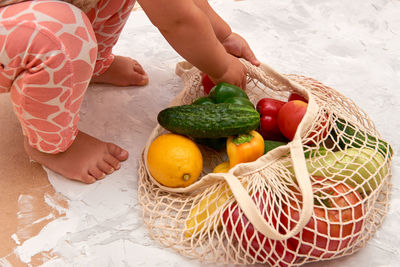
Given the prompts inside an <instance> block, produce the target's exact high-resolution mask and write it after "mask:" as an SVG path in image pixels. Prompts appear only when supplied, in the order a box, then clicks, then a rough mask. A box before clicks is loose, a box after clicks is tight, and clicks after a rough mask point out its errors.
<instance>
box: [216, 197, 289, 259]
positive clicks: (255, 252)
mask: <svg viewBox="0 0 400 267" xmlns="http://www.w3.org/2000/svg"><path fill="white" fill-rule="evenodd" d="M259 196H260V194H259V193H258V192H257V193H256V194H255V195H254V196H253V200H254V201H255V203H257V202H258V201H259V207H260V211H264V212H262V213H263V214H264V217H265V218H268V216H270V215H269V214H271V213H270V202H269V201H267V194H266V193H265V192H263V194H262V196H263V197H262V199H261V201H260V199H259ZM265 204H267V205H268V206H267V207H265V210H264V205H265ZM222 221H223V223H224V224H225V225H226V229H227V232H228V234H229V235H233V237H234V239H236V241H237V242H239V244H240V246H241V247H242V249H243V251H248V253H249V254H250V255H251V256H253V257H254V258H256V260H257V261H258V262H268V263H269V264H270V265H274V266H275V265H276V264H278V265H279V266H288V264H289V263H293V261H294V260H295V255H294V254H293V252H292V251H295V250H294V249H293V247H292V245H291V244H290V243H288V242H287V241H282V242H281V241H276V240H272V239H268V238H266V237H265V236H264V235H263V234H261V233H260V232H258V231H257V230H255V229H254V226H253V225H252V224H251V223H249V220H248V219H247V217H246V216H245V215H244V214H243V212H242V211H241V210H240V208H239V207H238V205H237V203H236V202H235V203H233V204H232V205H230V206H228V207H227V208H226V209H225V210H224V212H223V215H222ZM271 221H272V222H271V223H272V224H273V225H274V226H276V225H277V220H276V218H271ZM270 253H271V255H269V254H270Z"/></svg>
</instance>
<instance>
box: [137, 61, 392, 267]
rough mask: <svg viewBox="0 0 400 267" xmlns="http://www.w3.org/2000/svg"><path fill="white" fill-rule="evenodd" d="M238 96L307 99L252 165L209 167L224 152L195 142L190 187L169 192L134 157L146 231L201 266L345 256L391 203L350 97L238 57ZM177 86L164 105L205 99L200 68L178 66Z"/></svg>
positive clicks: (379, 154) (386, 160) (379, 145)
mask: <svg viewBox="0 0 400 267" xmlns="http://www.w3.org/2000/svg"><path fill="white" fill-rule="evenodd" d="M242 62H243V64H244V65H245V66H246V68H247V71H248V76H247V89H246V92H247V94H248V96H249V98H250V100H251V101H252V103H253V104H256V103H257V101H258V100H259V99H261V98H265V97H268V98H275V99H278V100H282V101H287V99H288V96H289V95H290V93H293V92H294V93H297V94H299V95H302V96H303V97H305V98H306V99H307V100H308V108H307V112H306V114H305V116H304V118H303V120H302V121H301V123H300V125H299V126H298V128H297V131H296V135H295V137H294V139H293V140H292V141H291V142H289V143H288V144H287V145H284V146H280V147H278V148H275V149H274V150H272V151H270V152H268V153H266V154H264V156H262V157H260V158H259V159H257V160H256V161H253V162H249V163H241V164H238V165H236V166H234V167H233V168H232V169H230V170H229V172H228V173H212V170H213V168H214V167H215V166H216V165H218V164H219V163H221V162H223V161H226V160H227V156H226V153H224V152H216V151H214V150H212V149H210V148H207V147H205V146H201V145H199V147H200V149H201V152H202V156H203V162H204V167H203V172H202V175H201V177H200V178H199V179H198V180H197V181H196V182H195V183H194V184H192V185H190V186H188V187H185V188H168V187H165V186H163V185H161V184H159V183H158V182H157V181H156V180H155V179H154V178H153V177H152V176H151V175H150V173H149V171H148V169H147V166H146V155H147V150H148V147H149V145H150V144H151V142H152V141H153V140H154V139H155V138H156V137H157V136H159V135H161V134H164V133H167V132H168V131H167V130H165V129H163V128H162V127H161V126H160V125H157V126H156V127H155V129H154V130H153V132H152V133H151V135H150V136H149V139H148V141H147V144H146V146H145V148H144V150H143V153H142V157H141V158H140V161H139V181H138V198H139V204H140V205H141V208H142V214H143V220H144V223H145V225H146V226H147V229H148V231H149V234H150V236H151V237H152V238H153V239H155V240H158V241H159V242H160V243H161V244H162V245H163V246H165V247H168V248H171V249H173V250H175V251H177V252H178V253H180V254H181V255H184V256H187V257H189V258H195V259H198V260H199V261H202V262H207V263H226V264H255V263H267V264H269V265H271V266H285V265H291V266H296V265H301V264H304V263H306V262H312V261H321V260H328V259H334V258H338V257H342V256H344V255H349V254H352V253H354V252H355V251H357V250H358V249H360V248H362V247H363V246H365V244H366V242H367V241H368V240H369V239H370V238H371V237H372V235H373V234H374V233H375V231H376V230H377V229H378V227H379V226H380V225H381V223H382V220H383V219H384V217H385V215H386V213H387V210H388V206H389V200H390V188H391V158H392V153H393V152H392V148H391V147H390V145H389V144H388V143H387V142H385V141H384V140H383V139H382V138H381V136H380V134H379V133H378V131H377V130H376V128H375V125H374V123H373V122H372V121H371V119H370V118H369V117H368V115H367V114H366V113H365V112H364V111H363V110H361V109H360V108H359V107H358V106H357V105H356V104H355V103H354V101H352V100H351V99H349V98H347V97H345V96H344V95H342V94H341V93H339V92H338V91H336V90H335V89H332V88H330V87H328V86H325V85H323V84H322V83H320V82H318V81H316V80H314V79H312V78H308V77H304V76H300V75H294V74H290V75H283V74H280V73H278V72H276V71H275V70H273V69H272V68H270V67H269V66H267V65H265V64H261V66H260V67H255V66H252V65H251V64H249V63H247V62H245V61H242ZM176 72H177V74H178V75H179V76H181V78H182V79H183V80H184V89H183V90H182V91H181V93H180V94H179V95H178V96H177V97H176V98H175V99H174V100H173V101H172V102H171V104H170V105H171V106H175V105H183V104H191V103H192V101H193V100H194V99H196V98H198V97H201V96H204V93H203V88H202V85H201V72H200V71H199V70H197V69H196V68H194V67H193V66H191V65H190V64H189V63H188V62H180V63H178V64H177V68H176Z"/></svg>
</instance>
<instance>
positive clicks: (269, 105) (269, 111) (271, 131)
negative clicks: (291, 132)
mask: <svg viewBox="0 0 400 267" xmlns="http://www.w3.org/2000/svg"><path fill="white" fill-rule="evenodd" d="M285 103H286V102H284V101H280V100H277V99H273V98H262V99H260V100H259V101H258V103H257V105H256V109H257V111H258V113H260V116H261V117H260V127H259V132H260V134H261V135H262V136H263V138H264V139H265V140H273V141H286V138H285V137H284V136H283V135H282V133H281V131H280V129H279V126H278V113H279V110H280V109H281V107H282V106H283V105H284V104H285Z"/></svg>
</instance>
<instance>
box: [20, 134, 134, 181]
mask: <svg viewBox="0 0 400 267" xmlns="http://www.w3.org/2000/svg"><path fill="white" fill-rule="evenodd" d="M24 146H25V151H26V153H27V154H28V155H29V156H30V157H31V158H32V159H33V160H35V161H37V162H38V163H40V164H42V165H44V166H46V167H47V168H49V169H51V170H53V171H55V172H57V173H59V174H62V175H63V176H65V177H67V178H69V179H72V180H78V181H81V182H84V183H88V184H91V183H94V182H95V181H96V180H98V179H103V178H104V177H105V176H106V174H111V173H113V172H114V171H115V170H118V169H119V168H120V167H121V161H124V160H126V159H127V158H128V151H126V150H124V149H122V148H120V147H119V146H117V145H115V144H112V143H106V142H102V141H100V140H98V139H96V138H94V137H92V136H90V135H87V134H85V133H83V132H79V133H78V135H77V137H76V138H75V140H74V142H73V143H72V145H71V146H70V147H69V148H68V149H67V150H66V151H64V152H61V153H58V154H47V153H43V152H40V151H39V150H36V149H35V148H33V147H31V146H30V145H29V144H28V140H27V138H25V142H24Z"/></svg>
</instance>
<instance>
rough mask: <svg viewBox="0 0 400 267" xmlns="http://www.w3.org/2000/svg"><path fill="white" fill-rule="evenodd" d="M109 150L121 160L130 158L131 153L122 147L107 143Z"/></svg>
mask: <svg viewBox="0 0 400 267" xmlns="http://www.w3.org/2000/svg"><path fill="white" fill-rule="evenodd" d="M107 148H108V151H109V152H110V154H111V156H113V157H115V158H117V159H118V160H119V161H124V160H126V159H127V158H128V156H129V153H128V151H126V150H125V149H122V148H121V147H119V146H117V145H115V144H112V143H108V144H107Z"/></svg>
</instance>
